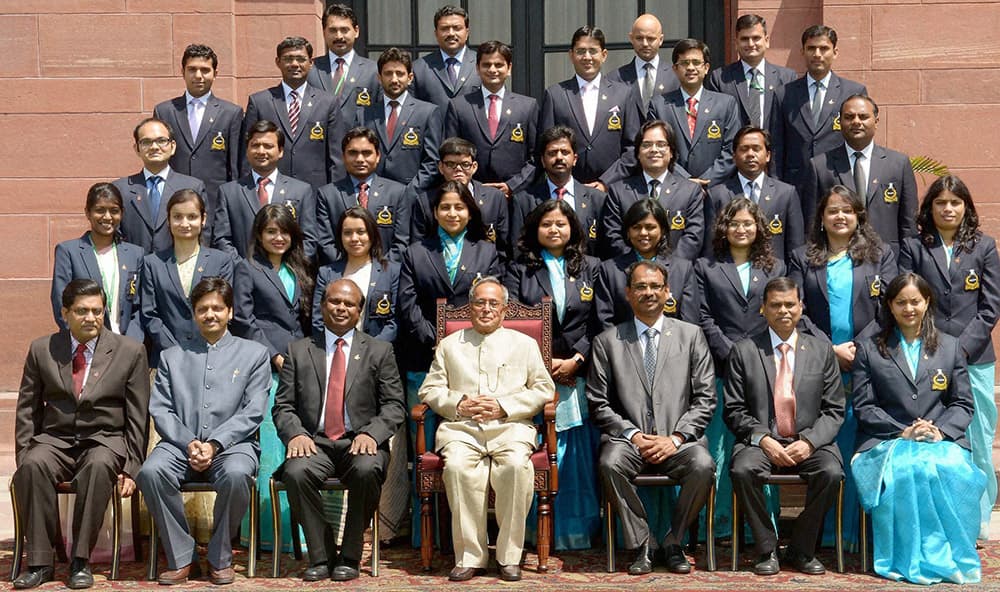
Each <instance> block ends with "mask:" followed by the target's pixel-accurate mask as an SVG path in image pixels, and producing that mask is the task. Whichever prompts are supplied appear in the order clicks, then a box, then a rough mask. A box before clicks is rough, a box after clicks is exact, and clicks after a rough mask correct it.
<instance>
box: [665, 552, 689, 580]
mask: <svg viewBox="0 0 1000 592" xmlns="http://www.w3.org/2000/svg"><path fill="white" fill-rule="evenodd" d="M663 553H664V555H666V558H667V569H668V570H670V572H671V573H675V574H686V573H691V564H690V563H689V562H688V559H687V556H686V555H684V547H682V546H680V545H667V546H666V547H664V550H663Z"/></svg>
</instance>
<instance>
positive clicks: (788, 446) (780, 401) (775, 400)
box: [723, 277, 844, 575]
mask: <svg viewBox="0 0 1000 592" xmlns="http://www.w3.org/2000/svg"><path fill="white" fill-rule="evenodd" d="M802 308H803V304H802V298H801V296H800V293H799V287H798V285H796V284H795V282H794V281H793V280H791V279H790V278H787V277H778V278H774V279H772V280H771V281H769V282H768V283H767V286H765V287H764V304H763V305H762V307H761V311H760V312H761V314H762V315H764V318H765V319H766V320H767V325H768V328H767V331H764V332H761V333H758V334H757V335H754V336H752V337H747V338H746V339H743V340H741V341H739V342H737V343H736V344H735V345H734V346H733V349H732V353H731V354H730V355H729V368H728V371H727V372H726V382H725V399H724V401H725V403H724V405H725V406H724V409H723V418H724V419H725V421H726V425H727V426H728V427H729V429H730V430H732V432H733V434H734V435H735V436H736V443H735V445H734V446H733V460H732V467H731V469H730V474H731V475H732V478H733V489H734V490H735V491H736V493H737V496H738V497H739V500H740V510H741V511H742V512H743V514H744V515H745V516H746V519H747V521H748V522H749V523H750V530H751V532H753V539H754V541H755V543H756V545H757V555H758V558H757V561H756V564H755V565H754V573H756V574H757V575H774V574H776V573H778V571H779V569H780V568H779V565H778V556H777V554H776V551H777V546H778V535H777V533H776V532H775V531H774V526H773V524H772V522H771V517H770V514H769V513H768V510H767V502H766V500H765V498H764V492H763V490H762V488H761V484H762V483H763V482H764V480H765V479H767V478H768V477H770V476H771V475H772V474H774V473H779V474H780V473H793V474H798V475H799V476H801V477H802V478H803V479H805V480H806V500H805V508H804V509H803V510H802V513H800V514H799V516H798V518H796V520H795V527H794V528H793V530H792V540H791V543H790V544H789V546H788V551H787V553H786V554H785V556H784V558H783V560H785V561H787V562H788V563H790V564H791V565H792V566H794V567H795V569H797V570H798V571H800V572H802V573H805V574H810V575H818V574H822V573H824V572H825V571H826V570H825V568H824V567H823V564H822V563H820V561H819V559H816V556H815V551H816V544H817V539H818V537H819V532H820V529H821V528H822V526H823V517H824V516H825V515H826V511H827V510H828V509H829V508H830V506H831V505H833V502H834V501H835V500H836V498H837V488H838V486H839V484H840V481H841V479H843V478H844V461H843V459H842V458H841V456H840V450H839V449H838V448H837V443H836V442H835V438H836V437H837V432H838V431H839V430H840V426H841V424H842V423H843V422H844V387H843V385H842V384H841V381H840V370H839V367H838V365H837V357H836V356H835V355H834V353H833V350H832V349H830V343H829V342H828V341H825V340H824V339H821V338H817V337H813V336H811V335H808V334H806V333H803V332H801V331H798V330H797V329H796V326H797V325H798V323H799V320H800V319H801V318H802Z"/></svg>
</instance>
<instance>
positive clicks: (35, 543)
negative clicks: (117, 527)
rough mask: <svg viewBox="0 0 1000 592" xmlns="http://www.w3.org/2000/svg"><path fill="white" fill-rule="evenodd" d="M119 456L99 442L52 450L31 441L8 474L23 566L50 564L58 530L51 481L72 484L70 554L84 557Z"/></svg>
mask: <svg viewBox="0 0 1000 592" xmlns="http://www.w3.org/2000/svg"><path fill="white" fill-rule="evenodd" d="M124 465H125V459H124V458H122V457H120V456H118V454H117V453H115V452H114V451H113V450H111V449H110V448H108V447H107V446H103V445H101V444H91V445H89V446H76V447H72V448H65V449H64V448H57V447H55V446H52V445H51V444H45V443H37V442H36V443H32V444H31V445H30V446H29V447H28V449H27V450H26V451H25V452H24V455H23V457H22V459H21V462H20V463H19V466H18V467H17V470H16V471H15V472H14V477H13V481H14V495H16V496H17V502H18V509H19V510H20V516H18V519H19V520H20V521H21V524H24V525H25V528H24V532H25V535H26V537H27V545H26V546H27V552H28V565H29V566H42V565H52V561H53V555H52V548H53V546H54V545H61V544H63V543H62V541H59V540H56V533H57V532H58V530H59V501H58V496H57V494H56V484H57V483H59V482H61V481H72V483H73V485H74V486H75V488H76V502H75V504H74V505H73V549H72V557H73V558H77V557H79V558H82V559H89V558H90V552H91V550H92V549H93V548H94V544H95V543H96V542H97V536H98V535H99V534H100V529H101V524H102V522H104V510H105V509H107V507H108V502H109V501H110V500H111V496H112V494H113V493H114V490H115V483H116V482H117V480H118V474H119V473H120V472H121V470H122V467H123V466H124Z"/></svg>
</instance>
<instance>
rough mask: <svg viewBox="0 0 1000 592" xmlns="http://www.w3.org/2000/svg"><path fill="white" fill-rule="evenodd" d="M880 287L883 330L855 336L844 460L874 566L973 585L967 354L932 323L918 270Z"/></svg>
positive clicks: (975, 489)
mask: <svg viewBox="0 0 1000 592" xmlns="http://www.w3.org/2000/svg"><path fill="white" fill-rule="evenodd" d="M885 292H886V293H885V310H883V314H882V328H881V331H880V332H879V333H878V334H877V335H876V336H874V337H869V338H867V339H864V340H860V342H859V344H858V349H857V354H856V357H855V361H854V373H853V376H854V380H853V382H854V397H853V399H854V413H855V416H856V417H857V420H858V437H857V455H856V456H855V457H854V458H853V459H852V460H851V466H852V468H853V471H854V474H855V477H856V480H857V485H858V492H859V494H860V498H861V503H862V505H863V506H864V508H865V510H866V511H868V512H870V513H871V515H872V525H873V528H872V532H873V535H874V536H873V540H874V543H875V545H874V546H875V550H874V551H875V552H874V557H875V563H874V565H875V572H876V573H877V574H879V575H881V576H882V577H885V578H889V579H893V580H906V581H909V582H913V583H916V584H933V583H935V582H941V581H950V582H955V583H959V584H963V583H975V582H978V581H979V580H980V578H981V576H982V573H981V572H982V568H981V565H980V561H979V555H978V554H977V553H976V534H977V533H978V531H979V512H980V508H979V502H980V499H981V498H982V494H983V491H984V490H985V487H986V476H985V475H984V474H983V472H982V471H981V470H980V469H979V468H978V467H977V466H975V464H974V463H973V462H972V454H971V452H970V450H969V441H968V439H967V438H966V435H965V434H966V430H967V429H968V427H969V423H970V421H971V420H972V415H973V412H974V411H975V406H974V404H973V396H972V389H971V385H970V382H969V374H968V372H967V368H966V361H965V358H966V352H965V351H963V349H962V344H961V342H960V341H959V340H958V339H956V338H954V337H952V336H951V335H948V334H946V333H944V332H940V331H938V330H937V329H936V327H935V323H934V315H933V314H928V311H930V310H933V309H934V294H933V292H932V290H931V287H930V285H929V284H928V283H927V282H926V281H925V280H924V279H923V278H922V277H920V276H919V275H916V274H914V273H904V274H902V275H900V276H898V277H897V278H896V279H895V280H893V281H892V282H891V283H889V286H888V288H887V289H886V291H885ZM991 470H992V468H991Z"/></svg>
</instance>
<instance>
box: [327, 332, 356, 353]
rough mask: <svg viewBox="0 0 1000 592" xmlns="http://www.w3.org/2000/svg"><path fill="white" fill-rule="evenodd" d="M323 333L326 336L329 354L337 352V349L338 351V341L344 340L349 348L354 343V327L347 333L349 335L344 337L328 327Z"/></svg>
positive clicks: (345, 334)
mask: <svg viewBox="0 0 1000 592" xmlns="http://www.w3.org/2000/svg"><path fill="white" fill-rule="evenodd" d="M323 333H324V335H325V336H326V351H327V352H332V351H336V349H337V340H338V339H343V340H344V341H345V344H344V345H346V346H347V347H351V344H352V343H354V328H353V327H351V329H349V330H348V331H347V333H344V334H343V335H337V334H336V333H334V332H333V331H331V330H330V329H329V328H327V327H323Z"/></svg>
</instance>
